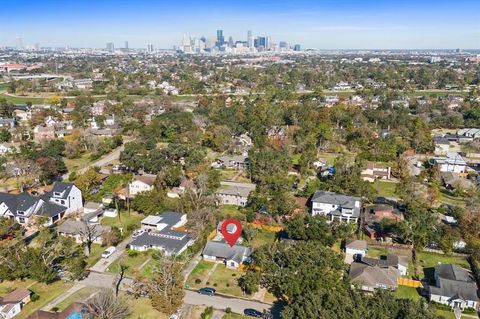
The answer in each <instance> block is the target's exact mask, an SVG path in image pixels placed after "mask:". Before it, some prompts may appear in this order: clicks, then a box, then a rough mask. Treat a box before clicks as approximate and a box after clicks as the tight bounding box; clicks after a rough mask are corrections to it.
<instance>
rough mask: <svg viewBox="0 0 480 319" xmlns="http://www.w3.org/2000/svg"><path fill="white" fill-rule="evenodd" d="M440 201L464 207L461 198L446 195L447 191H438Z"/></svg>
mask: <svg viewBox="0 0 480 319" xmlns="http://www.w3.org/2000/svg"><path fill="white" fill-rule="evenodd" d="M440 201H442V202H444V203H447V204H452V205H457V206H465V200H464V198H462V197H456V196H453V195H451V194H450V193H448V192H447V191H440Z"/></svg>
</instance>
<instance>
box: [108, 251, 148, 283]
mask: <svg viewBox="0 0 480 319" xmlns="http://www.w3.org/2000/svg"><path fill="white" fill-rule="evenodd" d="M120 264H123V265H126V266H127V270H126V272H125V273H126V275H127V276H132V275H141V276H145V277H147V278H149V277H151V275H152V268H153V267H154V266H155V264H156V262H155V260H153V259H152V251H151V250H149V251H145V252H134V253H133V254H129V253H128V251H127V252H124V253H123V255H122V256H121V257H120V258H118V259H117V260H115V261H114V262H113V263H112V264H111V265H110V266H109V267H108V269H107V271H109V272H112V273H116V274H117V273H119V272H120ZM147 266H148V267H147ZM147 270H148V272H147Z"/></svg>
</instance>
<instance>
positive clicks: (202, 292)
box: [198, 287, 215, 296]
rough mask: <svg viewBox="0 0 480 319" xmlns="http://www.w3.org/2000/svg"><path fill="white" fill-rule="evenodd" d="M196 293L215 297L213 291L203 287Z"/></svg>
mask: <svg viewBox="0 0 480 319" xmlns="http://www.w3.org/2000/svg"><path fill="white" fill-rule="evenodd" d="M198 293H199V294H201V295H208V296H215V289H213V288H207V287H205V288H201V289H199V290H198Z"/></svg>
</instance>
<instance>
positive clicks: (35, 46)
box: [33, 43, 40, 51]
mask: <svg viewBox="0 0 480 319" xmlns="http://www.w3.org/2000/svg"><path fill="white" fill-rule="evenodd" d="M33 48H34V49H35V51H40V43H35V44H34V45H33Z"/></svg>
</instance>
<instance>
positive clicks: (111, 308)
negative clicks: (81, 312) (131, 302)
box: [84, 289, 130, 319]
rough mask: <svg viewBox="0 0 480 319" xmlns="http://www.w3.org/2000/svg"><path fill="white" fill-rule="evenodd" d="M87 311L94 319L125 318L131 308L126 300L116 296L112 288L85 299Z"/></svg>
mask: <svg viewBox="0 0 480 319" xmlns="http://www.w3.org/2000/svg"><path fill="white" fill-rule="evenodd" d="M84 304H85V311H86V313H87V315H88V316H90V317H89V318H92V319H124V318H127V317H128V315H129V314H130V309H129V307H128V305H127V304H126V303H125V301H124V300H122V299H121V298H118V297H115V295H114V294H113V292H112V291H111V290H110V289H104V290H101V291H100V292H98V293H97V294H95V295H94V296H93V297H92V298H89V299H88V300H87V301H85V303H84Z"/></svg>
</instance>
